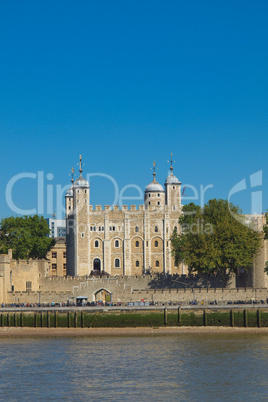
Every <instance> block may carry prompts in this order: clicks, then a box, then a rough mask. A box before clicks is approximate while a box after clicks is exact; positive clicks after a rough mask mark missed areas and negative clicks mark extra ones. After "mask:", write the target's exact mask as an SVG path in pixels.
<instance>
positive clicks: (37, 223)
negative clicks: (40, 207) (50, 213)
mask: <svg viewBox="0 0 268 402" xmlns="http://www.w3.org/2000/svg"><path fill="white" fill-rule="evenodd" d="M48 234H49V227H48V225H47V222H46V220H45V219H44V218H43V217H42V216H41V217H39V216H38V215H34V216H24V217H13V216H11V217H9V218H5V219H2V220H1V225H0V253H4V254H6V253H7V252H8V249H12V250H13V258H15V259H19V258H20V259H28V258H34V259H35V258H45V257H46V254H47V252H48V251H49V250H50V249H51V247H52V246H53V245H54V244H55V241H54V240H53V239H51V238H50V237H47V236H48Z"/></svg>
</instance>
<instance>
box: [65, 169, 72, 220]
mask: <svg viewBox="0 0 268 402" xmlns="http://www.w3.org/2000/svg"><path fill="white" fill-rule="evenodd" d="M71 176H72V179H71V183H72V186H71V187H70V188H69V189H68V190H67V191H66V194H65V217H66V218H68V217H69V215H70V214H71V213H72V212H73V196H74V192H73V186H74V168H72V169H71Z"/></svg>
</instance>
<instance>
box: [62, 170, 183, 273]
mask: <svg viewBox="0 0 268 402" xmlns="http://www.w3.org/2000/svg"><path fill="white" fill-rule="evenodd" d="M81 166H82V164H81V163H80V170H79V171H80V177H79V178H78V179H77V180H76V181H75V182H73V183H72V184H73V185H72V187H71V188H70V189H69V190H68V191H67V193H66V196H65V200H66V247H67V275H72V276H75V275H79V276H83V275H89V274H90V273H91V272H92V271H96V273H97V272H102V271H105V272H107V273H108V274H110V275H138V276H140V275H143V274H144V273H149V272H150V273H154V272H165V273H170V274H174V273H183V272H182V271H181V266H178V267H177V266H175V263H174V258H173V256H172V253H171V242H170V237H171V235H172V233H173V230H174V228H177V227H178V218H179V216H180V214H181V183H180V181H179V180H178V179H177V177H176V176H174V175H173V166H172V165H171V168H170V170H171V173H170V175H169V176H168V178H167V179H166V182H165V189H164V188H163V187H162V186H161V185H160V184H159V183H158V182H157V181H156V178H155V176H156V175H155V172H154V173H153V181H152V182H151V183H150V184H149V185H148V186H147V187H146V189H145V196H144V205H140V206H139V207H138V209H137V207H136V205H132V206H130V207H128V206H124V205H123V206H122V208H119V206H117V205H115V206H113V207H111V206H109V205H106V206H105V207H104V208H102V206H99V205H96V206H95V208H93V206H92V205H90V188H89V184H88V182H87V181H86V180H85V179H84V178H83V176H82V168H81Z"/></svg>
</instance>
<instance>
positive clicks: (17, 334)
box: [0, 327, 268, 338]
mask: <svg viewBox="0 0 268 402" xmlns="http://www.w3.org/2000/svg"><path fill="white" fill-rule="evenodd" d="M238 333H241V334H268V328H243V327H233V328H230V327H158V328H154V327H151V328H150V327H139V328H20V327H10V328H8V327H2V328H0V338H21V337H25V338H27V337H83V336H86V337H90V336H98V337H99V336H152V335H177V334H178V335H179V334H238Z"/></svg>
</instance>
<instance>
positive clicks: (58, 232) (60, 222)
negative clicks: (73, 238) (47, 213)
mask: <svg viewBox="0 0 268 402" xmlns="http://www.w3.org/2000/svg"><path fill="white" fill-rule="evenodd" d="M46 221H47V224H48V227H49V229H50V235H49V237H65V236H66V223H65V219H53V218H48V219H46Z"/></svg>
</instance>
